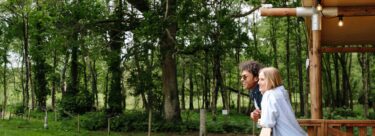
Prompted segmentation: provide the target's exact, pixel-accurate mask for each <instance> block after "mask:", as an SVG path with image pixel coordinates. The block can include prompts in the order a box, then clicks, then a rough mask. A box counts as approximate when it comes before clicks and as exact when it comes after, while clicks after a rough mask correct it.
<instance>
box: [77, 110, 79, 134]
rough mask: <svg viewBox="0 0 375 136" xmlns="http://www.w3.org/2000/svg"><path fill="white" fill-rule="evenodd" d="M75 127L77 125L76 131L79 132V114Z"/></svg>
mask: <svg viewBox="0 0 375 136" xmlns="http://www.w3.org/2000/svg"><path fill="white" fill-rule="evenodd" d="M77 127H78V133H79V114H78V123H77Z"/></svg>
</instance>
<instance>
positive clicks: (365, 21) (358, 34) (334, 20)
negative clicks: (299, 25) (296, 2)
mask: <svg viewBox="0 0 375 136" xmlns="http://www.w3.org/2000/svg"><path fill="white" fill-rule="evenodd" d="M313 2H314V0H303V1H302V4H303V6H305V7H310V6H312V5H313ZM321 2H322V6H323V8H324V7H336V6H340V7H341V6H375V0H321ZM306 19H307V21H306V25H307V26H308V27H309V28H310V27H311V22H310V18H306ZM338 21H339V19H338V17H323V18H322V33H321V34H322V35H321V36H322V39H321V42H322V46H341V45H365V44H372V45H375V16H357V17H343V21H344V26H343V27H339V26H338V25H337V24H338ZM310 36H311V35H310Z"/></svg>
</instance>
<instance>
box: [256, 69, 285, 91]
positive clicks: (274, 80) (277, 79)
mask: <svg viewBox="0 0 375 136" xmlns="http://www.w3.org/2000/svg"><path fill="white" fill-rule="evenodd" d="M261 72H263V74H264V77H265V79H266V83H267V86H269V87H270V89H273V88H276V87H278V86H280V85H282V82H283V81H282V79H281V75H280V73H279V70H277V69H276V68H274V67H265V68H263V69H261V70H260V72H259V73H261Z"/></svg>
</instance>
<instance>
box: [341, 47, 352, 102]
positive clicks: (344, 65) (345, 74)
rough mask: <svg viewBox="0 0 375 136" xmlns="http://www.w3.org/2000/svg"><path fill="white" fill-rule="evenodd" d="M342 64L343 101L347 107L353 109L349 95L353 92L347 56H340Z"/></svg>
mask: <svg viewBox="0 0 375 136" xmlns="http://www.w3.org/2000/svg"><path fill="white" fill-rule="evenodd" d="M339 60H340V63H341V68H342V71H341V72H342V81H343V84H342V88H343V98H342V101H343V102H344V106H345V107H351V105H350V99H349V95H350V94H349V93H350V92H351V91H350V90H351V88H350V83H349V74H348V71H347V58H346V55H345V54H341V55H340V58H339Z"/></svg>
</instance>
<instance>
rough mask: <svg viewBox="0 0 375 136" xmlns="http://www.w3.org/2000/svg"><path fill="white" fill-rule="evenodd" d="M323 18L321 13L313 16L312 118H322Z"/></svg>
mask: <svg viewBox="0 0 375 136" xmlns="http://www.w3.org/2000/svg"><path fill="white" fill-rule="evenodd" d="M321 19H322V16H321V14H319V13H315V14H314V15H313V16H312V19H311V20H312V47H310V48H309V58H310V63H309V65H310V69H309V70H310V71H309V72H310V94H311V118H312V119H321V118H322V96H321V94H322V93H321V92H322V77H321V54H320V53H319V49H320V43H321V42H320V40H321Z"/></svg>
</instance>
